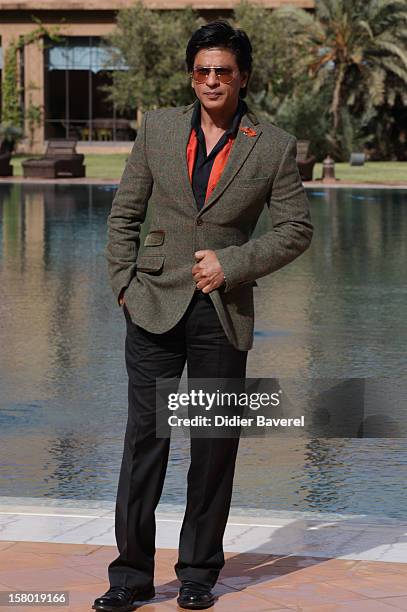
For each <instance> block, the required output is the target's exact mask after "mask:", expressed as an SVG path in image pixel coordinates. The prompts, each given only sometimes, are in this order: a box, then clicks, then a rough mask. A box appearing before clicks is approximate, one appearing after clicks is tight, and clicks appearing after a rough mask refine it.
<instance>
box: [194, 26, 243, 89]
mask: <svg viewBox="0 0 407 612" xmlns="http://www.w3.org/2000/svg"><path fill="white" fill-rule="evenodd" d="M212 47H222V48H225V49H229V50H230V51H232V53H234V55H235V56H236V63H237V65H238V67H239V70H240V72H248V73H249V78H250V74H251V71H252V46H251V44H250V40H249V37H248V36H247V34H246V32H244V31H243V30H236V29H235V28H232V26H231V25H230V23H228V22H227V21H226V20H219V21H211V22H210V23H207V24H205V25H203V26H201V27H200V28H199V29H198V30H196V31H195V32H194V33H193V34H192V36H191V38H190V39H189V42H188V45H187V49H186V55H185V61H186V65H187V70H188V72H192V70H193V67H194V61H195V56H196V55H197V53H198V52H199V51H200V50H201V49H210V48H212ZM246 94H247V84H246V87H242V88H241V90H240V93H239V96H240V97H241V98H245V97H246Z"/></svg>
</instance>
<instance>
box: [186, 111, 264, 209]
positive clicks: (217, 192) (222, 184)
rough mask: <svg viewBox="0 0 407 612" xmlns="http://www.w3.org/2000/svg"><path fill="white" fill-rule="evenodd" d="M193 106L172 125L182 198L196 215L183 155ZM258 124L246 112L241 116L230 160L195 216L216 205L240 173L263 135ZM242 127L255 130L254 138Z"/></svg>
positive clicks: (251, 113) (255, 118) (253, 117)
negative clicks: (182, 191)
mask: <svg viewBox="0 0 407 612" xmlns="http://www.w3.org/2000/svg"><path fill="white" fill-rule="evenodd" d="M193 106H194V103H192V104H190V105H188V106H186V107H184V108H183V110H182V112H181V114H180V115H179V122H176V123H178V125H176V126H175V127H176V130H175V142H174V145H175V147H174V154H176V155H177V157H178V161H179V164H180V166H179V167H181V169H182V171H181V182H182V187H183V190H184V192H185V195H186V196H187V199H188V200H189V201H190V203H191V205H192V206H193V207H194V210H195V211H196V212H198V211H197V206H196V202H195V197H194V192H193V190H192V185H191V183H190V180H189V175H188V163H187V156H186V150H187V144H188V140H189V135H190V133H191V117H192V112H193ZM258 124H259V121H258V119H257V117H256V115H255V114H254V113H253V112H251V111H250V110H249V109H248V111H247V112H246V113H245V114H244V115H243V117H242V119H241V122H240V125H239V129H238V131H237V135H236V139H235V142H234V143H233V146H232V149H231V151H230V155H229V158H228V160H227V162H226V165H225V167H224V169H223V172H222V175H221V177H220V179H219V181H218V183H217V184H216V187H215V189H214V190H213V191H212V193H211V195H210V196H209V198H208V199H207V201H206V202H205V205H204V206H203V208H202V209H201V210H200V211H199V212H198V216H199V215H201V214H202V213H204V212H205V211H206V210H207V209H208V208H210V207H211V206H212V205H213V204H215V202H216V201H217V200H218V199H219V197H220V196H221V195H222V193H223V192H224V191H225V189H226V188H227V187H228V185H229V184H230V183H231V182H232V180H233V178H234V177H235V175H236V174H237V172H238V171H239V170H240V168H241V166H242V165H243V163H244V162H245V160H246V158H247V156H248V155H249V153H250V151H251V150H252V149H253V147H254V145H255V144H256V142H257V140H258V138H259V136H260V134H261V132H262V130H261V128H260V127H259V125H258ZM242 127H248V128H251V130H254V132H255V135H249V136H248V135H246V134H245V133H244V132H243V131H242V130H241V129H240V128H242ZM249 132H250V131H249Z"/></svg>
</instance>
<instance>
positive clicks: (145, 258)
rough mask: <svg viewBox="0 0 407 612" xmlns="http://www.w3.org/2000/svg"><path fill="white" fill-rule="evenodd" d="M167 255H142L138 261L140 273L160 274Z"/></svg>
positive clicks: (137, 266) (137, 267)
mask: <svg viewBox="0 0 407 612" xmlns="http://www.w3.org/2000/svg"><path fill="white" fill-rule="evenodd" d="M164 259H165V255H140V257H138V258H137V261H136V269H137V271H139V272H159V271H160V270H161V268H162V267H163V264H164Z"/></svg>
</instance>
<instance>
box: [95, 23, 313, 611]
mask: <svg viewBox="0 0 407 612" xmlns="http://www.w3.org/2000/svg"><path fill="white" fill-rule="evenodd" d="M251 61H252V60H251V45H250V41H249V39H248V37H247V36H246V34H245V33H244V32H243V31H241V30H234V29H233V28H232V27H231V26H230V25H229V24H228V23H227V22H222V21H216V22H212V23H209V24H207V25H205V26H203V27H201V28H200V29H198V30H197V31H196V32H195V33H194V34H193V36H192V38H191V39H190V41H189V43H188V47H187V51H186V63H187V68H188V71H189V72H190V74H191V77H192V78H191V84H192V87H193V89H194V90H195V94H196V101H195V102H194V103H193V104H191V105H189V106H185V107H177V108H167V109H158V110H154V111H148V112H146V113H145V114H144V116H143V120H142V125H141V128H140V130H139V132H138V134H137V138H136V141H135V144H134V147H133V150H132V152H131V155H130V157H129V160H128V162H127V165H126V168H125V171H124V174H123V176H122V179H121V182H120V186H119V189H118V191H117V194H116V196H115V198H114V200H113V205H112V210H111V213H110V215H109V219H108V227H109V232H108V236H109V240H108V246H107V259H108V266H109V276H110V281H111V285H112V288H113V291H114V294H115V295H116V297H117V299H118V302H119V304H121V305H123V309H124V315H125V317H126V323H127V336H126V348H125V356H126V367H127V372H128V376H129V393H128V400H129V402H128V420H127V427H126V434H125V441H124V452H123V460H122V465H121V471H120V477H119V485H118V492H117V502H116V540H117V545H118V549H119V552H120V554H119V556H118V557H117V558H116V559H115V560H113V561H112V562H111V563H110V565H109V569H108V573H109V581H110V589H109V590H108V591H107V592H106V593H105V595H103V596H102V597H99V598H98V599H96V601H95V603H94V605H93V608H94V609H95V610H105V611H108V610H109V611H113V610H116V611H117V610H120V611H121V612H124V611H125V610H131V609H133V606H134V605H135V604H136V603H137V602H139V601H146V600H148V599H151V598H152V597H154V586H153V576H154V554H155V519H154V511H155V508H156V506H157V504H158V502H159V499H160V496H161V491H162V487H163V482H164V477H165V471H166V466H167V459H168V452H169V444H170V440H169V437H168V438H159V437H157V436H156V429H155V427H156V413H155V384H156V379H157V378H168V379H172V378H175V379H179V378H180V377H181V375H182V372H183V368H184V365H185V363H187V367H188V370H187V374H188V378H191V377H192V378H194V377H195V378H204V377H207V378H237V379H240V380H241V379H244V378H245V375H246V359H247V352H248V350H249V349H250V348H251V347H252V343H253V324H254V322H253V319H254V314H253V313H254V309H253V285H255V284H256V283H255V281H256V279H257V278H259V277H262V276H265V275H267V274H269V273H270V272H273V271H274V270H278V269H279V268H281V267H282V266H284V265H285V264H287V263H289V262H291V261H292V260H293V259H295V258H296V257H298V256H299V255H300V254H301V253H302V252H303V251H304V250H305V249H307V247H308V246H309V244H310V241H311V236H312V225H311V222H310V215H309V206H308V200H307V197H306V194H305V190H304V188H303V186H302V183H301V179H300V176H299V173H298V169H297V164H296V139H295V138H294V137H293V136H291V135H290V134H288V133H287V132H285V131H283V130H281V129H279V128H277V127H276V126H274V125H272V124H270V123H266V122H260V121H259V120H258V119H257V118H256V116H255V115H254V114H253V113H251V112H250V111H249V109H248V107H247V105H246V103H245V102H244V100H243V98H244V97H245V96H246V91H247V83H248V79H249V77H250V73H251ZM265 203H266V204H267V206H268V209H269V213H270V216H271V219H272V223H273V228H272V229H271V230H270V231H269V232H267V233H266V234H264V235H262V236H261V237H259V238H256V239H251V238H250V236H251V234H252V232H253V229H254V227H255V225H256V221H257V219H258V217H259V215H260V213H261V211H262V209H263V208H264V204H265ZM147 207H148V208H149V213H151V214H150V226H149V232H148V233H147V235H146V236H145V239H144V241H143V244H140V227H141V224H142V223H143V221H144V219H145V216H146V211H147ZM238 443H239V439H238V437H236V438H215V437H210V438H192V436H191V464H190V468H189V472H188V490H187V506H186V511H185V516H184V520H183V524H182V528H181V534H180V542H179V557H178V561H177V563H176V565H175V572H176V575H177V577H178V578H179V580H180V581H181V588H180V593H179V597H178V599H177V602H178V604H179V606H180V607H182V608H186V609H205V608H208V607H210V606H212V605H213V603H214V600H215V597H214V595H213V593H212V591H211V589H212V588H213V586H214V585H215V583H216V580H217V578H218V575H219V572H220V570H221V569H222V567H223V565H224V555H223V548H222V540H223V534H224V530H225V527H226V523H227V517H228V513H229V509H230V500H231V495H232V485H233V476H234V468H235V460H236V453H237V447H238Z"/></svg>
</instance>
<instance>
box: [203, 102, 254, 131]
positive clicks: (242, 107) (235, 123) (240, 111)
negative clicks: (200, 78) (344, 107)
mask: <svg viewBox="0 0 407 612" xmlns="http://www.w3.org/2000/svg"><path fill="white" fill-rule="evenodd" d="M246 111H247V105H246V102H245V101H244V100H242V98H239V102H238V105H237V109H236V112H235V114H234V115H233V119H232V123H231V126H230V127H229V128H228V129H227V130H226V132H225V135H229V134H231V135H232V136H233V137H235V136H236V132H237V130H238V127H239V124H240V120H241V118H242V117H243V115H244V114H245V113H246ZM191 127H192V128H194V129H195V132H196V133H197V134H199V132H200V131H201V103H200V102H199V100H198V99H196V101H195V104H194V111H193V113H192V118H191Z"/></svg>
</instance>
